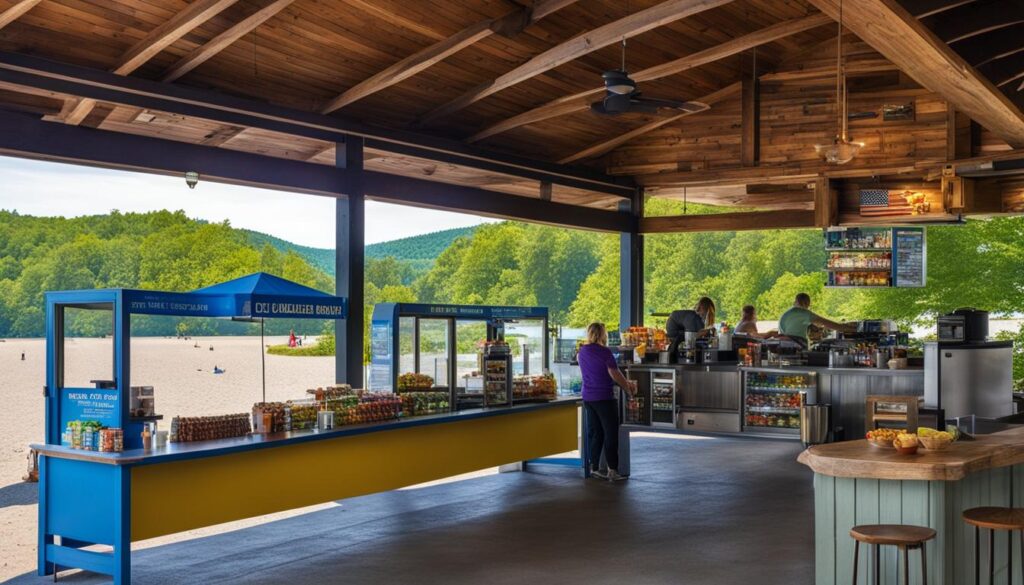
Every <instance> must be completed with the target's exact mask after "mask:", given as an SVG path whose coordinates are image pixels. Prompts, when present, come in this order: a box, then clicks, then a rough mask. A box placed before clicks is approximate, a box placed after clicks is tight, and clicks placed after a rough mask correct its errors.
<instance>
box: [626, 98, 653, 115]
mask: <svg viewBox="0 0 1024 585" xmlns="http://www.w3.org/2000/svg"><path fill="white" fill-rule="evenodd" d="M658 109H659V108H658V106H656V105H654V104H652V103H650V101H648V100H632V101H631V102H629V111H630V112H631V113H637V114H657V113H658Z"/></svg>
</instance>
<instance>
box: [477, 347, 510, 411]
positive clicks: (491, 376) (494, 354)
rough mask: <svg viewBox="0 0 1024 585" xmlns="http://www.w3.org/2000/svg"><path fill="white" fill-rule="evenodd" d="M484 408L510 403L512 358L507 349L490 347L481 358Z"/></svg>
mask: <svg viewBox="0 0 1024 585" xmlns="http://www.w3.org/2000/svg"><path fill="white" fill-rule="evenodd" d="M483 364H484V371H483V375H484V394H483V401H484V406H508V405H509V404H511V403H512V356H511V354H510V353H509V352H508V349H507V348H505V349H500V348H496V347H495V346H492V347H491V349H490V351H488V352H487V353H486V354H485V355H484V358H483Z"/></svg>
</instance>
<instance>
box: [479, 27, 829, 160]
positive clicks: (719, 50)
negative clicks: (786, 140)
mask: <svg viewBox="0 0 1024 585" xmlns="http://www.w3.org/2000/svg"><path fill="white" fill-rule="evenodd" d="M829 22H831V19H830V18H829V17H828V16H826V15H824V14H821V13H818V14H812V15H810V16H806V17H804V18H798V19H794V20H787V21H785V22H780V23H778V24H773V25H771V26H768V27H765V28H763V29H761V30H758V31H755V32H752V33H750V34H748V35H744V36H742V37H738V38H735V39H732V40H729V41H726V42H724V43H721V44H719V45H715V46H714V47H710V48H708V49H704V50H703V51H697V52H696V53H692V54H690V55H687V56H685V57H680V58H678V59H673V60H672V61H668V62H666V63H662V64H660V65H655V66H654V67H649V68H647V69H643V70H641V71H637V72H636V73H634V74H633V75H632V77H633V79H634V80H635V81H637V82H641V81H653V80H655V79H660V78H662V77H668V76H670V75H675V74H676V73H682V72H683V71H686V70H687V69H693V68H695V67H700V66H701V65H707V64H708V63H713V62H715V61H719V60H721V59H725V58H726V57H731V56H733V55H737V54H739V53H742V52H743V51H746V50H749V49H752V48H754V47H757V46H760V45H763V44H766V43H771V42H774V41H777V40H779V39H783V38H786V37H789V36H792V35H794V34H797V33H801V32H804V31H807V30H811V29H813V28H817V27H819V26H822V25H825V24H828V23H829ZM833 74H834V70H833ZM603 91H604V86H601V87H596V88H594V89H590V90H587V91H584V92H580V93H575V94H572V95H568V96H564V97H560V98H558V99H555V100H552V101H550V102H548V103H546V104H544V105H543V106H539V107H536V108H533V109H532V110H528V111H526V112H523V113H522V114H518V115H516V116H513V117H511V118H508V119H506V120H502V121H500V122H498V123H497V124H494V125H492V126H489V127H487V128H485V129H483V130H481V131H479V132H477V133H476V134H474V135H473V136H470V137H469V138H468V139H467V140H468V141H469V142H478V141H480V140H483V139H485V138H489V137H491V136H494V135H496V134H501V133H502V132H508V131H509V130H512V129H514V128H518V127H520V126H525V125H527V124H533V123H536V122H541V121H543V120H548V119H550V118H555V117H558V116H564V115H567V114H571V113H574V112H579V111H582V110H585V109H587V108H589V107H590V99H589V98H590V96H593V95H597V94H599V93H601V92H603Z"/></svg>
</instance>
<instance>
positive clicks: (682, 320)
mask: <svg viewBox="0 0 1024 585" xmlns="http://www.w3.org/2000/svg"><path fill="white" fill-rule="evenodd" d="M714 328H715V302H714V301H712V300H711V299H710V298H708V297H701V298H700V300H699V301H697V304H696V306H694V307H693V309H683V310H680V311H672V313H671V314H670V315H669V316H668V321H667V322H666V323H665V335H666V336H667V337H668V338H669V340H671V342H672V345H671V347H670V348H669V351H670V352H671V353H672V354H673V355H675V354H676V353H678V351H679V344H680V343H682V342H683V341H685V338H686V334H687V333H696V334H697V336H698V337H703V336H705V335H707V334H709V333H710V332H711V331H713V330H714Z"/></svg>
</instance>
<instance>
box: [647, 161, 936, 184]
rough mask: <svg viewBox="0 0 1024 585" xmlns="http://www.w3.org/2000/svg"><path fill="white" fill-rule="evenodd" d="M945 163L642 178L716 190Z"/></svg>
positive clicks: (791, 167) (777, 168)
mask: <svg viewBox="0 0 1024 585" xmlns="http://www.w3.org/2000/svg"><path fill="white" fill-rule="evenodd" d="M943 162H944V161H942V160H935V161H921V162H920V166H919V165H918V164H901V165H879V166H872V167H864V168H836V167H835V166H832V165H826V164H824V163H814V164H806V165H799V164H798V165H779V166H761V167H739V168H736V167H733V168H727V169H711V170H703V171H687V172H678V173H655V174H650V175H639V176H637V177H636V180H637V184H638V185H641V186H643V187H683V186H687V187H714V186H725V185H793V184H797V183H803V182H810V181H814V180H816V179H817V178H819V177H829V178H857V177H875V176H894V175H905V174H912V175H918V176H920V175H921V173H922V172H923V170H922V167H923V166H935V167H940V166H941V165H942V164H943Z"/></svg>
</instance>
